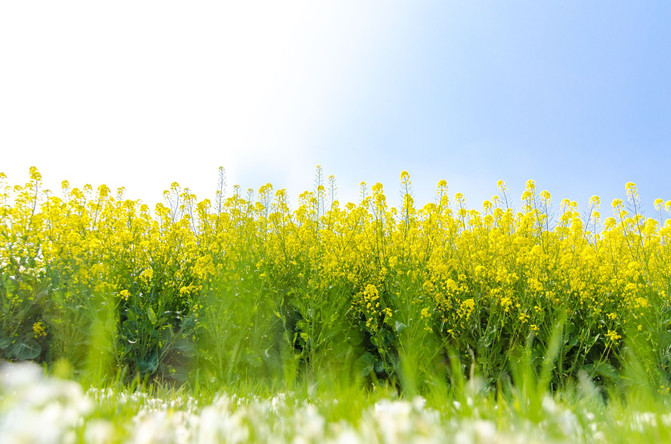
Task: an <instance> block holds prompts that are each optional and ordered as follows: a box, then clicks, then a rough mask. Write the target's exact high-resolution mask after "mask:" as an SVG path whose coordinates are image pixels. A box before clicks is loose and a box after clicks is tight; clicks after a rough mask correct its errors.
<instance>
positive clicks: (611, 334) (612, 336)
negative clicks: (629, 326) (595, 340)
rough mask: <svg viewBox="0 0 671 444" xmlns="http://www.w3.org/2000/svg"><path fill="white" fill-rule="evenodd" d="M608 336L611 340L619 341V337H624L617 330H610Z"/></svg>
mask: <svg viewBox="0 0 671 444" xmlns="http://www.w3.org/2000/svg"><path fill="white" fill-rule="evenodd" d="M606 337H607V338H608V339H609V340H610V342H617V341H618V340H619V339H622V336H620V335H619V334H618V333H617V331H615V330H608V333H606Z"/></svg>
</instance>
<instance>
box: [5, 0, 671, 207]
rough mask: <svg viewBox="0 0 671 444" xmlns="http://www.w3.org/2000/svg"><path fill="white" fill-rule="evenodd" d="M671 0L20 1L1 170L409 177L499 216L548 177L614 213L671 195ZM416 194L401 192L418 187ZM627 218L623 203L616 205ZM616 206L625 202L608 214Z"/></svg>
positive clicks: (140, 178) (210, 185) (141, 184)
mask: <svg viewBox="0 0 671 444" xmlns="http://www.w3.org/2000/svg"><path fill="white" fill-rule="evenodd" d="M669 23H671V6H670V5H669V4H667V3H663V2H650V3H638V4H635V3H633V2H631V3H630V2H615V3H613V2H604V1H602V2H588V3H585V2H579V1H569V2H561V3H555V4H546V3H537V2H518V1H514V2H500V3H489V2H478V1H469V2H438V1H435V2H431V1H421V2H355V1H338V2H335V1H325V2H308V1H301V2H214V1H212V2H209V1H203V2H173V1H167V2H158V1H142V2H140V1H116V2H108V3H103V2H91V1H76V2H75V1H59V2H3V3H2V4H0V150H1V152H2V157H1V160H0V171H4V172H5V173H6V174H7V175H8V180H9V182H10V183H23V182H25V181H26V180H27V178H28V168H29V167H30V166H31V165H35V166H37V167H38V168H39V169H40V171H41V172H42V175H43V177H44V179H45V182H46V184H47V185H48V186H49V187H52V188H56V189H57V188H58V187H59V184H60V181H61V180H63V179H68V180H69V181H70V183H71V184H72V185H74V186H81V185H83V184H84V183H91V184H93V185H98V184H101V183H105V184H107V185H109V186H110V187H112V188H116V187H118V186H125V187H126V189H127V194H126V195H127V197H130V198H140V199H142V200H143V201H146V202H155V201H159V200H160V199H161V193H162V191H163V190H164V189H166V188H168V187H169V185H170V183H171V182H173V181H177V182H179V183H180V184H181V185H182V186H185V187H189V188H190V189H192V190H193V192H195V194H196V195H197V196H198V197H199V198H206V197H207V198H211V197H212V196H213V194H214V191H215V188H216V184H217V168H218V167H219V166H223V167H224V168H225V169H226V173H227V179H228V185H229V187H228V190H229V194H230V192H231V191H230V190H231V187H232V185H234V184H239V185H240V186H241V187H242V189H243V190H246V189H247V188H253V189H258V188H259V187H260V186H261V185H263V184H265V183H266V182H271V183H272V184H273V185H274V187H275V188H276V189H277V188H287V190H288V191H289V194H290V195H291V196H292V199H293V200H294V202H295V199H296V196H297V195H298V193H300V192H301V191H303V190H306V189H312V187H313V175H314V172H315V166H316V165H318V164H320V165H322V166H323V168H324V171H325V173H326V175H330V174H333V175H335V177H336V179H337V183H338V190H339V191H338V193H339V194H338V196H339V197H340V199H341V200H354V201H356V200H357V199H358V190H359V183H360V182H361V181H366V182H367V183H368V184H369V185H372V184H374V183H376V182H382V183H383V184H384V186H385V191H386V193H387V194H388V195H389V196H391V200H392V203H393V199H395V198H396V196H397V194H398V192H399V188H400V187H399V174H400V172H401V171H402V170H408V171H409V172H410V174H411V176H412V181H413V184H414V193H415V199H416V201H417V202H418V203H420V204H421V203H425V202H429V201H431V200H432V199H433V193H434V190H435V187H436V183H437V182H438V181H439V180H440V179H445V180H447V183H448V186H449V190H450V193H451V194H454V193H455V192H462V193H464V195H465V196H466V199H467V202H468V204H469V206H471V207H475V208H480V205H481V203H482V200H483V199H487V198H489V197H490V196H491V195H492V194H495V193H496V182H497V180H499V179H502V180H504V181H506V182H507V183H508V185H509V188H510V190H511V193H512V194H513V197H514V198H515V199H516V201H518V199H519V195H520V194H521V192H522V190H523V187H524V183H525V181H526V180H527V179H534V180H535V181H536V183H537V186H538V188H539V189H548V190H549V191H550V192H551V193H552V195H553V199H554V202H555V205H556V204H557V203H558V201H559V200H560V199H562V198H570V199H572V200H576V201H578V203H579V204H580V205H581V206H584V205H586V203H587V200H588V199H589V197H590V196H591V195H593V194H599V195H601V197H602V202H603V205H604V207H606V208H604V209H607V208H608V207H609V202H610V200H612V199H613V198H615V197H624V185H625V183H626V182H628V181H633V182H636V183H637V184H638V188H639V191H640V194H641V198H642V199H643V202H644V204H645V205H646V208H647V209H648V210H649V211H652V205H651V204H652V201H653V200H654V199H655V198H658V197H661V198H664V199H671V186H670V185H671V179H669V174H668V170H669V165H671V125H669V122H671V83H669V81H668V79H670V78H671V30H670V29H671V28H669V26H668V24H669ZM398 202H400V197H399V198H398ZM607 211H609V210H607ZM607 211H605V212H607Z"/></svg>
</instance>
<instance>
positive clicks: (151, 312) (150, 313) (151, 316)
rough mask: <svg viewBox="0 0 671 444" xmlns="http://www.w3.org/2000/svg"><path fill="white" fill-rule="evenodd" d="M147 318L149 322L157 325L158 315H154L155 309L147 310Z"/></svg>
mask: <svg viewBox="0 0 671 444" xmlns="http://www.w3.org/2000/svg"><path fill="white" fill-rule="evenodd" d="M147 317H148V318H149V322H151V323H152V324H156V313H154V309H153V308H151V307H149V308H147Z"/></svg>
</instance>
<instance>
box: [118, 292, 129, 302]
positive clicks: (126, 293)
mask: <svg viewBox="0 0 671 444" xmlns="http://www.w3.org/2000/svg"><path fill="white" fill-rule="evenodd" d="M119 297H120V298H121V299H123V300H124V301H127V300H128V298H129V297H130V291H128V290H121V291H120V292H119Z"/></svg>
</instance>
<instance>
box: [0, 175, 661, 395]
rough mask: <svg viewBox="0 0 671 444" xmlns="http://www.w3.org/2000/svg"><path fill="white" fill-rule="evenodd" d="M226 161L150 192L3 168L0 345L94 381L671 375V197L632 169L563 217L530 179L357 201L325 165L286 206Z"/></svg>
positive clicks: (237, 384)
mask: <svg viewBox="0 0 671 444" xmlns="http://www.w3.org/2000/svg"><path fill="white" fill-rule="evenodd" d="M219 173H220V177H219V189H218V190H217V191H216V198H215V199H214V201H210V200H207V199H205V200H200V201H199V200H198V199H197V198H196V196H194V195H193V194H191V193H190V191H189V190H188V189H187V188H181V187H180V186H179V185H178V184H177V183H173V184H172V185H171V186H170V188H169V189H168V190H167V191H165V193H164V196H163V197H164V203H159V204H157V205H156V206H155V208H153V209H150V208H149V207H148V206H147V205H146V204H143V203H142V201H140V200H130V199H127V198H125V197H124V190H123V189H119V190H116V191H112V190H110V189H109V188H108V187H107V186H105V185H100V186H98V187H97V188H94V187H92V186H90V185H85V186H83V187H82V188H73V187H71V186H70V184H69V183H67V182H63V183H62V190H59V191H58V192H54V191H50V190H46V189H44V186H43V184H42V179H41V175H40V173H39V171H38V170H37V169H36V168H31V169H30V178H29V181H28V182H27V183H25V184H24V185H12V184H9V183H8V180H7V178H6V177H5V175H4V174H1V175H0V216H1V223H0V310H1V312H0V359H2V360H6V361H11V362H16V361H25V360H31V361H35V362H37V363H41V364H42V365H43V366H44V367H45V368H46V369H52V368H55V367H63V366H67V367H68V368H70V369H71V373H72V376H73V377H75V378H76V379H78V380H79V381H80V382H82V383H84V384H89V385H92V386H96V385H100V384H107V383H110V382H111V381H117V382H118V383H129V382H131V381H134V380H135V381H144V383H149V384H159V385H168V386H171V387H178V386H182V385H183V384H187V386H189V387H196V388H200V390H204V388H205V387H207V388H208V389H213V390H217V389H219V388H221V387H229V388H237V389H240V388H244V387H247V388H249V387H252V386H254V387H257V388H258V389H259V390H260V387H265V389H264V390H272V389H277V388H283V389H291V388H294V387H297V386H301V385H306V384H307V386H309V385H310V384H329V385H332V386H336V387H351V386H355V387H361V388H362V389H365V390H368V389H372V388H374V387H378V388H380V387H384V388H385V390H392V391H393V392H395V393H397V394H399V395H401V396H405V397H410V398H411V397H413V396H427V395H428V394H429V393H431V392H432V391H433V390H436V387H438V388H441V387H442V388H445V389H446V390H447V389H449V387H453V386H455V384H456V386H459V384H461V385H462V386H463V384H465V383H466V382H464V381H470V380H474V378H475V376H474V375H476V376H477V378H480V379H481V382H482V385H483V387H486V388H487V389H488V390H493V391H494V392H501V391H503V390H504V388H505V387H509V388H512V387H515V386H516V385H519V381H520V378H523V377H524V374H526V373H525V372H530V374H531V375H532V376H533V378H535V379H537V380H538V383H539V384H543V385H544V386H545V385H547V386H548V387H549V389H550V392H551V393H553V392H556V391H557V390H561V389H568V388H570V387H572V386H573V385H575V384H576V381H578V380H579V379H580V378H587V379H589V380H590V381H592V383H594V384H596V386H598V387H602V386H603V387H610V390H611V392H617V391H626V390H629V389H630V388H631V387H635V386H637V384H639V385H640V384H644V385H646V386H647V387H649V388H652V389H651V390H652V391H653V392H655V393H657V394H659V396H665V395H666V393H667V392H668V390H669V389H668V387H669V386H670V378H669V376H670V374H669V365H670V362H671V310H670V307H671V304H670V303H669V301H670V295H671V219H669V211H670V210H671V201H666V202H664V201H663V200H662V199H657V200H656V201H655V202H654V206H655V209H656V211H657V214H656V215H655V216H654V217H650V218H646V217H644V216H642V215H641V211H640V206H641V202H640V197H639V195H638V192H637V189H636V186H635V184H633V183H627V184H626V188H625V195H624V196H623V197H624V199H622V200H621V199H616V200H615V201H613V202H612V205H608V207H607V215H606V214H604V215H603V216H602V213H601V206H600V205H601V203H600V200H599V198H598V197H597V196H594V197H593V198H592V199H591V200H590V203H589V207H588V208H583V209H581V210H580V209H579V208H578V207H577V205H576V203H575V202H572V201H569V200H564V201H562V202H560V203H559V205H558V207H559V209H558V211H557V212H556V213H555V211H556V209H555V210H553V208H554V207H553V206H552V202H551V196H550V193H549V192H548V191H540V192H539V190H537V189H536V186H535V184H534V182H533V181H531V180H530V181H528V182H527V184H526V190H525V191H524V193H523V195H522V196H521V205H520V207H521V208H520V209H518V210H515V209H514V207H515V206H514V199H512V198H511V196H510V195H509V193H508V191H507V188H506V185H505V184H504V183H503V182H499V183H498V192H497V194H496V195H495V196H494V197H492V198H491V199H490V200H488V201H485V202H484V203H483V204H482V208H481V209H479V210H478V209H469V208H467V207H466V204H465V198H464V196H463V195H461V194H460V193H457V194H456V195H455V196H454V197H452V196H450V195H449V194H448V187H447V183H446V182H445V181H440V182H439V183H438V185H437V189H436V197H435V201H434V202H431V203H427V204H425V205H418V204H416V202H415V201H414V199H413V197H412V196H413V193H412V185H411V181H410V176H409V175H408V173H407V172H403V173H402V174H401V178H400V182H401V183H400V186H401V192H402V196H403V197H402V202H401V205H399V206H398V207H396V206H394V205H392V204H390V203H389V202H388V200H387V197H386V196H385V192H384V190H383V185H382V184H379V183H378V184H375V185H373V186H372V187H371V188H370V189H369V188H368V186H367V185H366V184H364V183H362V184H361V199H360V201H359V202H358V203H351V202H350V203H347V204H344V205H343V204H342V203H340V202H339V201H338V200H337V198H336V184H335V179H334V178H333V177H332V176H331V177H328V178H325V177H324V174H323V171H322V169H321V168H320V167H318V168H317V172H316V177H315V186H314V189H313V190H312V191H306V192H304V193H302V194H301V195H300V196H299V197H298V205H297V207H296V208H295V209H292V208H291V206H290V199H289V196H287V193H286V191H285V190H282V189H280V190H275V189H273V187H272V185H270V184H267V185H265V186H263V187H261V188H260V189H259V190H258V191H257V192H251V191H250V192H248V193H246V194H243V193H242V192H241V189H240V187H238V186H236V187H234V188H233V191H232V193H231V195H230V196H226V190H225V177H224V172H223V169H220V171H219ZM518 205H519V204H518ZM555 205H556V204H555ZM611 206H612V208H611ZM459 381H461V383H460V382H459ZM410 398H409V399H410Z"/></svg>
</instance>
